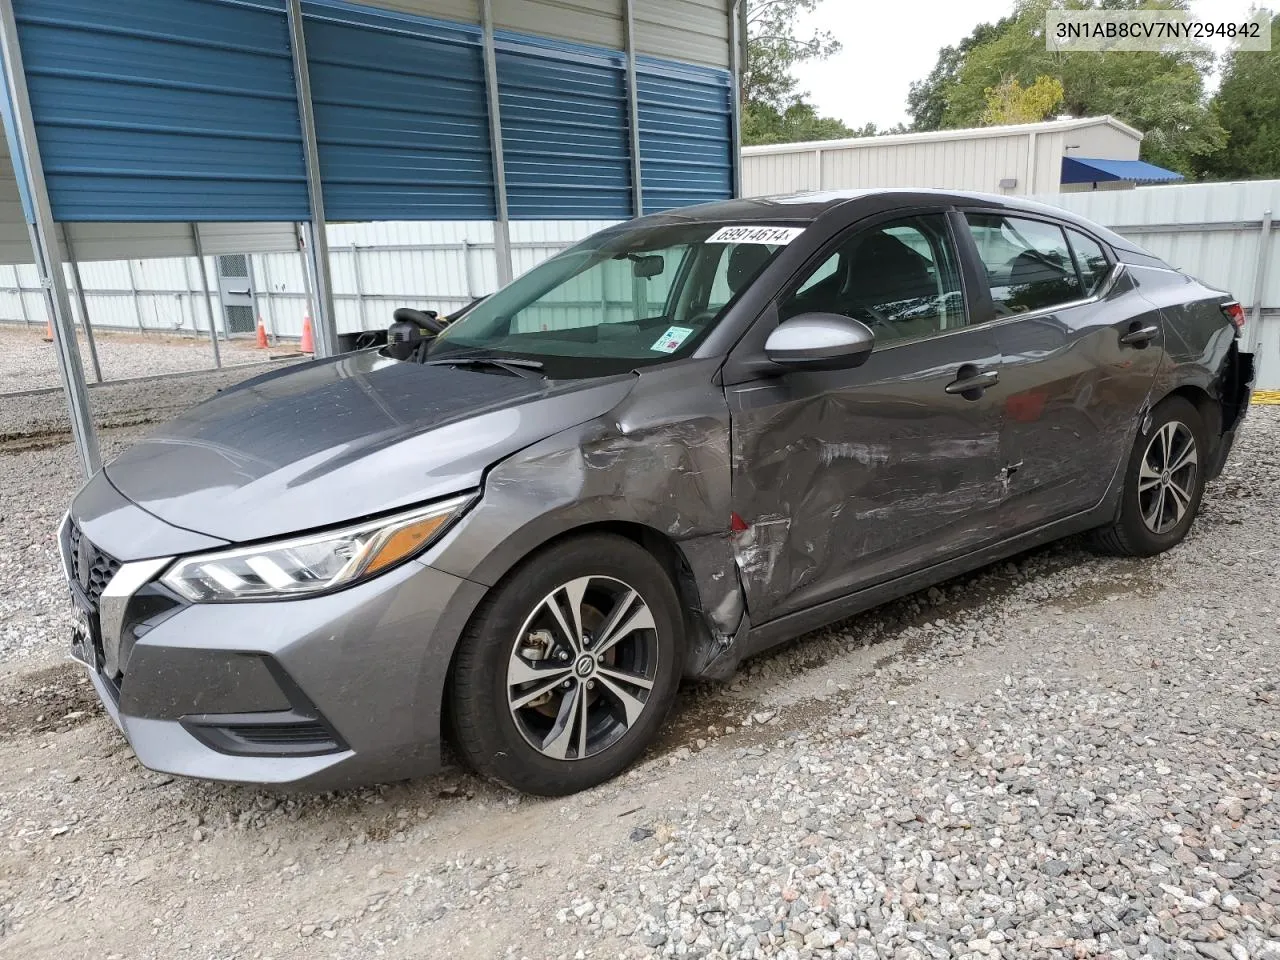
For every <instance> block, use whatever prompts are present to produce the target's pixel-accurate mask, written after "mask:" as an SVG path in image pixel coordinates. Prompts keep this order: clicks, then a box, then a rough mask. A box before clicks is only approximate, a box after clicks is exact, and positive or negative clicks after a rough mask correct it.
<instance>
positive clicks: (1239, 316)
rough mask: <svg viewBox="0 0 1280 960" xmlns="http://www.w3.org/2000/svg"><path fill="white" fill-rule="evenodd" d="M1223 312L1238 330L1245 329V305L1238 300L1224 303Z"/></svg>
mask: <svg viewBox="0 0 1280 960" xmlns="http://www.w3.org/2000/svg"><path fill="white" fill-rule="evenodd" d="M1222 314H1223V316H1225V317H1226V318H1227V319H1228V320H1230V321H1231V325H1232V326H1233V327H1235V328H1236V329H1237V330H1243V329H1244V307H1242V306H1240V302H1239V301H1238V300H1232V301H1231V302H1230V303H1224V304H1223V305H1222Z"/></svg>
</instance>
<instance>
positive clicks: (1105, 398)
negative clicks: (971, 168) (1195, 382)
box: [962, 210, 1165, 533]
mask: <svg viewBox="0 0 1280 960" xmlns="http://www.w3.org/2000/svg"><path fill="white" fill-rule="evenodd" d="M965 222H966V224H967V227H968V231H967V232H968V234H969V236H970V237H971V238H972V241H973V243H974V245H975V247H976V248H977V255H978V258H979V259H980V261H981V262H982V264H983V266H984V267H985V271H986V274H987V282H988V286H989V289H990V291H991V304H992V307H993V308H994V316H995V317H996V318H997V319H996V320H995V322H994V323H993V324H992V327H993V329H994V330H995V335H996V342H997V344H998V345H999V347H1000V351H1001V355H1002V357H1003V363H1004V381H1005V382H1004V386H1005V419H1004V431H1003V434H1002V436H1001V447H1002V450H1003V454H1004V457H1005V458H1006V461H1007V464H1008V469H1009V471H1010V476H1009V485H1008V500H1007V501H1006V503H1005V507H1004V516H1005V518H1006V519H1007V522H1008V532H1009V533H1018V532H1021V531H1023V530H1027V529H1031V528H1033V527H1037V526H1040V525H1042V524H1045V523H1051V522H1052V521H1054V520H1058V519H1061V518H1062V517H1065V516H1069V515H1070V514H1073V513H1078V512H1080V511H1083V510H1087V509H1089V508H1090V507H1093V506H1095V505H1096V504H1097V503H1098V502H1099V501H1100V500H1101V499H1102V498H1103V496H1104V495H1105V494H1106V492H1107V489H1108V488H1109V487H1110V485H1111V481H1112V477H1113V476H1114V475H1115V473H1116V470H1117V469H1119V467H1120V466H1121V464H1122V463H1123V462H1124V460H1125V456H1126V454H1127V453H1128V450H1129V446H1130V443H1131V442H1132V441H1131V436H1132V432H1133V430H1134V428H1135V427H1136V425H1137V422H1138V416H1139V412H1140V411H1141V409H1142V407H1143V405H1144V403H1145V402H1146V400H1147V396H1148V394H1149V393H1150V391H1151V387H1152V384H1153V383H1154V382H1155V377H1156V373H1157V371H1158V370H1159V369H1160V366H1161V363H1162V361H1163V359H1164V355H1165V351H1164V344H1163V341H1164V334H1163V326H1164V325H1163V323H1162V321H1161V318H1160V313H1159V311H1158V310H1157V309H1156V307H1155V305H1154V304H1152V303H1150V302H1149V301H1148V300H1146V299H1145V298H1144V297H1143V296H1142V295H1141V293H1140V292H1139V291H1138V290H1137V287H1136V285H1135V283H1134V280H1133V278H1132V277H1130V276H1129V275H1128V274H1127V273H1126V272H1125V271H1123V270H1120V269H1117V265H1116V264H1115V262H1114V256H1113V255H1112V254H1110V253H1109V252H1108V251H1107V250H1106V249H1105V248H1104V247H1103V246H1102V245H1101V244H1100V243H1099V242H1098V241H1097V240H1095V239H1093V238H1092V237H1089V236H1087V235H1086V234H1084V233H1082V232H1080V231H1079V230H1076V229H1071V228H1068V227H1064V225H1063V224H1060V223H1058V222H1056V221H1054V220H1051V219H1048V218H1043V219H1037V218H1033V217H1030V216H1025V215H1019V216H1012V215H1009V214H1008V213H1005V212H994V211H983V210H972V211H966V213H965ZM962 242H963V239H962Z"/></svg>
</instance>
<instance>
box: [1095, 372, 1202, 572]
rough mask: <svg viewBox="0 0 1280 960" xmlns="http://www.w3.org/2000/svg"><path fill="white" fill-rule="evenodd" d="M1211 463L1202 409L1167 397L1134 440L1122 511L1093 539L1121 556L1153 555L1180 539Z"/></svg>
mask: <svg viewBox="0 0 1280 960" xmlns="http://www.w3.org/2000/svg"><path fill="white" fill-rule="evenodd" d="M1207 463H1208V445H1207V443H1206V439H1205V429H1204V419H1203V418H1202V417H1201V416H1200V412H1199V411H1198V410H1196V408H1195V406H1194V405H1193V404H1192V403H1191V402H1190V401H1188V400H1186V399H1184V398H1182V397H1170V398H1168V399H1166V400H1164V401H1162V402H1161V403H1160V404H1158V405H1157V406H1156V407H1155V409H1153V410H1152V411H1151V414H1150V419H1149V421H1148V426H1147V429H1146V430H1139V431H1138V436H1137V439H1136V440H1135V441H1134V446H1133V450H1132V452H1131V453H1130V456H1129V463H1128V466H1127V469H1126V470H1125V477H1124V491H1123V493H1122V495H1121V503H1120V514H1119V516H1118V517H1117V519H1116V521H1115V522H1114V523H1112V524H1109V525H1108V526H1105V527H1102V528H1100V529H1098V530H1096V531H1094V534H1093V543H1094V545H1095V546H1096V547H1097V548H1099V549H1100V550H1102V551H1103V552H1105V553H1111V554H1115V555H1118V556H1127V557H1150V556H1154V555H1155V554H1157V553H1163V552H1164V551H1165V550H1168V549H1170V548H1171V547H1174V546H1176V545H1177V544H1179V543H1181V542H1182V539H1183V538H1184V537H1185V536H1186V535H1187V531H1189V530H1190V529H1191V523H1192V521H1193V520H1194V519H1195V517H1196V513H1197V512H1198V511H1199V509H1200V500H1201V498H1202V497H1203V496H1204V483H1205V473H1204V471H1205V467H1206V465H1207Z"/></svg>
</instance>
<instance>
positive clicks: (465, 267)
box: [462, 240, 476, 302]
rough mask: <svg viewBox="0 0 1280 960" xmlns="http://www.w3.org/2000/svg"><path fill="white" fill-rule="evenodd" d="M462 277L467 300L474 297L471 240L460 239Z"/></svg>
mask: <svg viewBox="0 0 1280 960" xmlns="http://www.w3.org/2000/svg"><path fill="white" fill-rule="evenodd" d="M462 277H463V280H464V281H465V282H466V285H467V301H468V302H470V301H472V300H474V299H475V298H476V284H475V280H474V278H473V277H472V272H471V241H470V240H463V241H462Z"/></svg>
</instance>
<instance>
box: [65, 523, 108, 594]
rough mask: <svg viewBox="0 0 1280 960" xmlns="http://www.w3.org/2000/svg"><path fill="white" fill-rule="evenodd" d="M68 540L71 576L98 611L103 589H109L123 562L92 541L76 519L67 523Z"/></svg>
mask: <svg viewBox="0 0 1280 960" xmlns="http://www.w3.org/2000/svg"><path fill="white" fill-rule="evenodd" d="M67 540H68V543H67V546H68V556H69V557H70V559H71V577H72V579H73V580H75V582H76V583H77V584H78V585H79V587H80V589H81V590H82V591H84V595H85V597H86V598H87V599H88V600H89V602H90V603H92V604H93V608H94V610H95V611H96V610H97V609H98V601H99V600H101V599H102V591H103V590H105V589H107V584H108V583H110V582H111V578H112V577H114V576H115V575H116V572H117V571H118V570H119V569H120V566H121V563H120V561H119V560H117V559H116V558H115V557H113V556H111V555H110V554H107V553H104V552H103V551H101V550H99V549H98V548H97V547H95V546H94V545H93V544H92V543H90V542H89V538H88V537H86V536H84V535H83V534H82V533H81V532H80V528H79V527H78V526H77V525H76V523H75V521H74V520H73V521H71V523H69V524H68V525H67Z"/></svg>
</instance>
